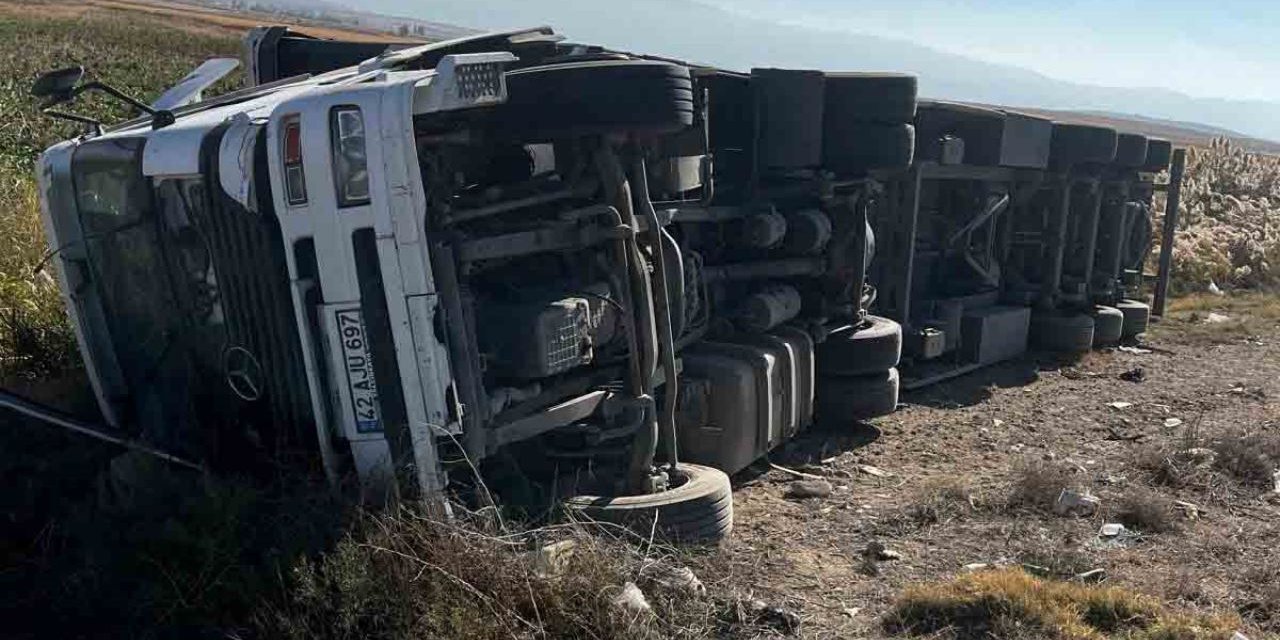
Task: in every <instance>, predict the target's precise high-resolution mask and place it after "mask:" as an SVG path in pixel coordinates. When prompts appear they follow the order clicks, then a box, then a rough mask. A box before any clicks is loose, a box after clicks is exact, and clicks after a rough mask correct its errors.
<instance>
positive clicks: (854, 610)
mask: <svg viewBox="0 0 1280 640" xmlns="http://www.w3.org/2000/svg"><path fill="white" fill-rule="evenodd" d="M859 613H862V609H861V608H859V607H850V608H848V609H845V610H844V615H846V616H849V617H850V618H856V617H858V614H859Z"/></svg>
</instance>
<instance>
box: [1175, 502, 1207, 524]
mask: <svg viewBox="0 0 1280 640" xmlns="http://www.w3.org/2000/svg"><path fill="white" fill-rule="evenodd" d="M1173 508H1174V509H1177V510H1178V511H1181V512H1182V515H1185V516H1186V517H1187V519H1188V520H1199V519H1200V507H1199V506H1198V505H1195V504H1193V503H1190V502H1187V501H1185V500H1175V501H1174V502H1173Z"/></svg>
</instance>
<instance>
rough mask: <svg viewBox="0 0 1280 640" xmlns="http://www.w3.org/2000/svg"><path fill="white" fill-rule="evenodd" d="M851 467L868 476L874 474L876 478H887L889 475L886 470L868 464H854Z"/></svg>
mask: <svg viewBox="0 0 1280 640" xmlns="http://www.w3.org/2000/svg"><path fill="white" fill-rule="evenodd" d="M853 468H854V469H857V470H858V471H861V472H862V473H865V474H867V475H869V476H875V477H877V478H887V477H889V475H890V474H889V472H888V471H885V470H884V469H881V468H879V467H873V466H871V465H869V464H855V465H853Z"/></svg>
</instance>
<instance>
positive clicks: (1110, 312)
mask: <svg viewBox="0 0 1280 640" xmlns="http://www.w3.org/2000/svg"><path fill="white" fill-rule="evenodd" d="M1123 332H1124V313H1123V312H1121V311H1120V310H1119V309H1117V308H1115V307H1108V306H1105V305H1097V306H1095V307H1094V308H1093V346H1094V348H1097V347H1110V346H1114V345H1117V344H1119V343H1120V336H1121V335H1122V334H1123Z"/></svg>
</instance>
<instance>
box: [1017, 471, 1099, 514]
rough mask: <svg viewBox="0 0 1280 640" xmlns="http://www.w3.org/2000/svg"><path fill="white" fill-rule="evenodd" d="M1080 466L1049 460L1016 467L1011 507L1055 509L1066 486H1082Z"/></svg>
mask: <svg viewBox="0 0 1280 640" xmlns="http://www.w3.org/2000/svg"><path fill="white" fill-rule="evenodd" d="M1081 481H1082V479H1081V478H1080V477H1079V476H1078V475H1077V473H1076V470H1075V469H1073V468H1071V467H1068V466H1066V465H1062V464H1055V463H1049V462H1030V461H1028V462H1023V463H1022V464H1021V465H1020V466H1018V467H1017V468H1016V469H1015V470H1014V477H1013V482H1012V485H1011V487H1010V489H1009V497H1008V499H1007V503H1006V504H1007V506H1008V507H1009V508H1011V509H1018V508H1023V509H1040V510H1048V509H1052V508H1053V505H1054V503H1055V502H1056V501H1057V500H1058V496H1059V495H1061V494H1062V490H1063V489H1071V488H1075V487H1078V486H1079V485H1080V484H1081Z"/></svg>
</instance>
